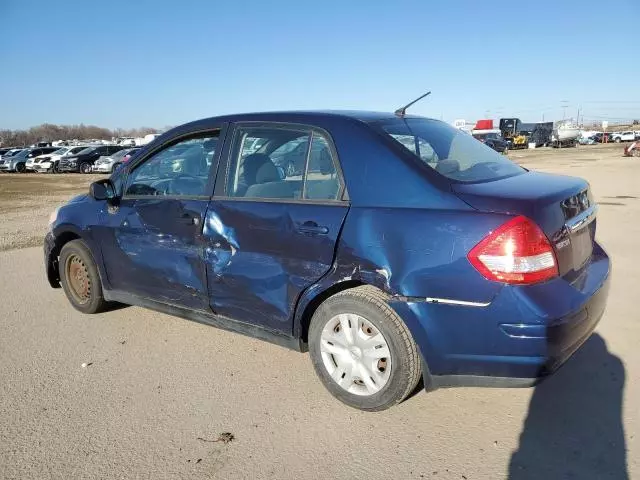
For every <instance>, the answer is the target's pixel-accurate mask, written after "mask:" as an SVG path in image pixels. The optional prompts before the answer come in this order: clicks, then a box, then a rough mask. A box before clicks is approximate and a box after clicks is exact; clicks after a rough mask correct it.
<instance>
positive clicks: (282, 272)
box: [203, 124, 349, 334]
mask: <svg viewBox="0 0 640 480" xmlns="http://www.w3.org/2000/svg"><path fill="white" fill-rule="evenodd" d="M292 143H295V144H297V148H300V147H299V145H300V144H301V143H304V145H305V147H306V148H305V152H306V154H305V155H306V159H305V162H303V165H302V169H301V170H302V171H296V169H286V168H283V166H282V165H276V163H275V162H274V157H276V158H277V157H278V156H279V155H278V153H279V152H282V151H287V149H288V148H289V147H290V146H291V144H292ZM256 144H259V145H261V146H260V148H259V149H258V150H257V151H256V150H253V149H252V148H251V147H250V146H251V145H256ZM274 153H275V155H274ZM224 157H226V158H228V162H227V164H226V167H227V168H226V175H225V168H222V166H221V168H220V174H219V178H218V182H217V185H216V194H215V196H214V198H213V200H212V201H211V203H210V205H209V208H208V211H207V218H206V221H205V225H204V231H203V234H204V236H205V238H206V242H207V248H206V253H205V259H206V267H207V278H208V282H209V296H210V305H211V309H212V310H213V311H214V313H216V314H218V315H221V316H224V317H228V318H232V319H234V320H238V321H241V322H245V323H251V324H255V325H259V326H261V327H265V328H268V329H270V330H274V331H278V332H283V333H287V334H291V333H292V328H293V323H292V319H293V312H294V309H295V305H296V302H297V300H298V298H299V297H300V294H301V293H302V292H303V291H304V290H305V289H306V288H308V287H310V286H311V285H312V284H314V283H315V282H317V281H318V280H319V279H320V278H321V277H322V276H323V275H325V274H326V273H327V272H328V271H329V269H330V268H331V265H332V263H333V258H334V252H335V247H336V242H337V239H338V236H339V234H340V229H341V227H342V223H343V221H344V219H345V216H346V214H347V211H348V208H349V206H348V202H346V201H343V200H341V199H342V198H343V193H344V182H343V180H342V178H341V176H340V174H339V168H338V167H337V165H338V163H337V156H336V154H335V149H334V148H333V145H332V144H331V142H330V140H329V137H328V135H326V134H325V133H323V132H320V131H316V130H314V129H312V128H305V127H300V126H287V125H277V126H275V125H273V126H270V125H268V124H266V125H260V126H255V125H251V126H243V125H239V126H237V127H236V129H235V132H234V134H233V141H232V142H230V144H229V145H228V146H226V147H225V154H224ZM223 165H224V164H223Z"/></svg>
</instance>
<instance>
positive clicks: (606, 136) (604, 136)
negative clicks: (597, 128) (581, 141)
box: [591, 132, 613, 143]
mask: <svg viewBox="0 0 640 480" xmlns="http://www.w3.org/2000/svg"><path fill="white" fill-rule="evenodd" d="M591 138H593V139H594V140H595V141H596V142H597V143H605V142H606V143H610V142H612V141H613V140H612V139H611V134H610V133H609V132H606V133H602V132H599V133H596V134H595V135H593V136H592V137H591Z"/></svg>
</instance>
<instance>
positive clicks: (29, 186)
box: [0, 173, 102, 251]
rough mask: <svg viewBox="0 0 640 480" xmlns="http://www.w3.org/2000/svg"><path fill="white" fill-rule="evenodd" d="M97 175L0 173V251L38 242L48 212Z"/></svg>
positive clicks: (87, 187) (86, 188)
mask: <svg viewBox="0 0 640 480" xmlns="http://www.w3.org/2000/svg"><path fill="white" fill-rule="evenodd" d="M98 178H102V177H101V176H100V175H79V174H78V175H74V174H64V175H46V174H19V173H2V174H0V251H2V250H11V249H14V248H25V247H33V246H35V245H41V244H42V238H43V237H44V234H45V233H46V230H47V221H48V219H49V214H50V213H51V212H52V211H53V209H54V208H55V207H56V206H58V205H61V204H63V203H64V202H66V201H67V200H68V199H69V198H71V197H73V196H74V195H78V194H80V193H86V192H87V191H88V189H89V184H90V183H91V182H93V181H94V180H96V179H98Z"/></svg>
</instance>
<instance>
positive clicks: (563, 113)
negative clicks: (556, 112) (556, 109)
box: [560, 100, 569, 120]
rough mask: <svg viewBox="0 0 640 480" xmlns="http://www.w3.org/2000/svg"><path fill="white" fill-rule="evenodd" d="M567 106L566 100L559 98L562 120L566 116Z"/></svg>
mask: <svg viewBox="0 0 640 480" xmlns="http://www.w3.org/2000/svg"><path fill="white" fill-rule="evenodd" d="M568 106H569V101H568V100H560V107H562V120H565V119H566V118H567V107H568Z"/></svg>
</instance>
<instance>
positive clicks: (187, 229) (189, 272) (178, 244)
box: [98, 130, 220, 311]
mask: <svg viewBox="0 0 640 480" xmlns="http://www.w3.org/2000/svg"><path fill="white" fill-rule="evenodd" d="M219 137H220V130H209V131H206V132H199V133H197V134H195V135H187V136H186V137H185V136H181V137H180V138H178V139H177V140H174V141H169V142H168V144H165V145H164V146H162V147H160V148H159V149H156V150H155V151H152V152H150V153H149V154H147V155H146V156H144V157H141V158H140V159H139V160H137V161H136V162H135V164H132V165H131V167H130V171H129V172H128V175H127V178H126V180H125V184H124V187H123V196H122V199H121V201H120V204H119V206H118V208H116V209H114V208H111V209H108V210H105V212H103V213H102V219H101V222H100V223H101V225H102V226H101V227H99V229H98V231H99V235H100V244H101V246H102V254H103V257H104V260H105V261H104V264H105V269H106V273H107V277H108V283H109V285H110V287H111V288H112V289H114V290H119V291H124V292H127V293H131V294H134V295H136V296H140V297H143V298H149V299H152V300H156V301H160V302H163V303H167V304H171V305H176V306H180V307H186V308H190V309H195V310H203V311H208V310H209V302H208V293H207V281H206V269H205V266H204V261H203V255H204V243H203V236H202V225H203V221H204V219H205V215H206V211H207V206H208V204H209V199H210V197H211V193H212V191H213V183H214V180H215V178H214V177H215V172H216V170H217V161H218V156H219V155H216V148H215V146H216V144H217V140H218V138H219Z"/></svg>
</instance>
